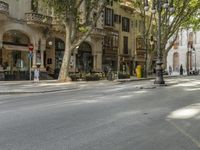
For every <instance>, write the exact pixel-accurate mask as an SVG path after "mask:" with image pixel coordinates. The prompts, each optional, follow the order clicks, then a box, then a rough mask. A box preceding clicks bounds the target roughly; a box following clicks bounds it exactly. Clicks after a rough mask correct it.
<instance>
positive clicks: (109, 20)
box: [105, 8, 114, 26]
mask: <svg viewBox="0 0 200 150" xmlns="http://www.w3.org/2000/svg"><path fill="white" fill-rule="evenodd" d="M113 20H114V16H113V10H112V9H110V8H105V25H106V26H113Z"/></svg>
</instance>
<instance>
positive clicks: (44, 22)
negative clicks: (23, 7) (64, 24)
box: [25, 12, 52, 26]
mask: <svg viewBox="0 0 200 150" xmlns="http://www.w3.org/2000/svg"><path fill="white" fill-rule="evenodd" d="M25 18H26V21H27V24H29V25H36V26H50V25H51V24H52V17H49V16H45V15H42V14H38V13H34V12H31V13H26V14H25Z"/></svg>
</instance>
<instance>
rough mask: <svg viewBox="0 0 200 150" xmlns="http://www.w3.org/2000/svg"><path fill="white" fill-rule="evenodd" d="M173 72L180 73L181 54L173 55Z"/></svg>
mask: <svg viewBox="0 0 200 150" xmlns="http://www.w3.org/2000/svg"><path fill="white" fill-rule="evenodd" d="M173 70H174V71H179V53H177V52H176V53H174V55H173Z"/></svg>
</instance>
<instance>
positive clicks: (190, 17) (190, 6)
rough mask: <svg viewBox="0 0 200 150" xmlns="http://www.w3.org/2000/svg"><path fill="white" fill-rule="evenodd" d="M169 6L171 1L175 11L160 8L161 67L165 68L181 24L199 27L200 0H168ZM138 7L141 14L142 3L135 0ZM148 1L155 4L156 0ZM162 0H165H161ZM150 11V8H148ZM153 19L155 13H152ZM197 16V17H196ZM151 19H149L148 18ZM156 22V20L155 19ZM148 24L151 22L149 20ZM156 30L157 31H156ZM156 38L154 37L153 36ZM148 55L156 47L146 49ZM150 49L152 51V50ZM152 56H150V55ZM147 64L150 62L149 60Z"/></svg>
mask: <svg viewBox="0 0 200 150" xmlns="http://www.w3.org/2000/svg"><path fill="white" fill-rule="evenodd" d="M168 1H169V6H172V3H173V5H174V8H175V12H174V13H171V12H170V11H169V8H168V9H166V10H165V9H164V8H163V9H162V10H163V11H162V24H161V28H162V33H161V38H162V40H161V50H162V54H163V68H166V64H167V55H168V52H169V51H170V49H171V48H172V47H173V45H174V42H175V41H176V39H177V36H178V32H179V29H180V27H182V26H186V25H187V26H194V27H195V28H198V27H199V18H198V14H199V8H200V1H199V0H168ZM136 2H137V4H138V7H140V8H142V9H140V10H141V14H143V10H144V3H143V1H141V0H136ZM150 2H154V3H155V4H157V0H150ZM163 2H165V1H164V0H163ZM149 11H151V9H150V10H149ZM154 18H155V21H156V18H157V15H156V14H155V15H154ZM197 18H198V19H197ZM150 21H151V20H150ZM156 22H157V21H156ZM148 24H151V22H149V23H148ZM156 32H157V31H156ZM156 32H153V33H151V32H149V30H147V31H146V34H145V36H147V37H148V36H149V35H151V34H152V35H154V36H155V33H156ZM148 38H149V37H148ZM155 38H156V37H155ZM148 50H149V51H148V54H149V55H148V56H149V57H150V55H154V54H155V52H156V49H148ZM152 50H153V51H154V52H152ZM151 58H152V57H151ZM148 64H151V63H150V62H149V63H148Z"/></svg>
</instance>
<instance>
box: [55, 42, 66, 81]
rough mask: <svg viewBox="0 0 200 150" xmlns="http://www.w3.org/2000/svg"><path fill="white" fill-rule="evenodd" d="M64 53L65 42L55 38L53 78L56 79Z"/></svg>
mask: <svg viewBox="0 0 200 150" xmlns="http://www.w3.org/2000/svg"><path fill="white" fill-rule="evenodd" d="M64 52H65V42H64V41H63V40H61V39H59V38H55V69H54V74H55V78H58V75H59V72H60V68H61V65H62V60H63V56H64Z"/></svg>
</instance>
